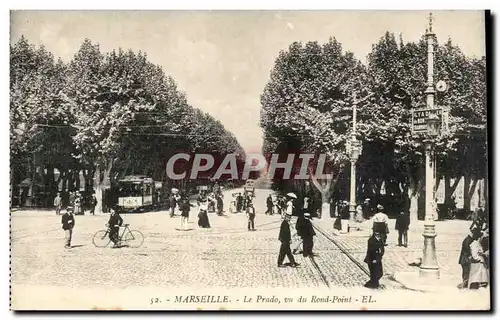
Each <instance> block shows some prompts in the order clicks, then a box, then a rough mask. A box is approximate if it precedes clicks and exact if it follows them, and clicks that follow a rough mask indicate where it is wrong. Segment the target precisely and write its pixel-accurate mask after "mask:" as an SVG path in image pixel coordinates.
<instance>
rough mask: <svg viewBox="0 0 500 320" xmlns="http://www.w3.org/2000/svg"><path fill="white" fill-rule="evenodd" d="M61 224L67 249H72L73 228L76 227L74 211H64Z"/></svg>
mask: <svg viewBox="0 0 500 320" xmlns="http://www.w3.org/2000/svg"><path fill="white" fill-rule="evenodd" d="M61 212H62V214H63V215H62V217H61V224H62V228H63V230H64V233H65V244H64V247H65V248H66V249H69V248H71V238H72V237H73V227H74V226H75V217H74V215H73V210H72V209H70V210H62V211H61Z"/></svg>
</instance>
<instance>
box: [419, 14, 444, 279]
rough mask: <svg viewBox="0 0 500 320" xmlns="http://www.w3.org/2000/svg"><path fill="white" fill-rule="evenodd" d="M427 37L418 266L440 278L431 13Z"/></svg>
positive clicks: (437, 124) (424, 275) (438, 122)
mask: <svg viewBox="0 0 500 320" xmlns="http://www.w3.org/2000/svg"><path fill="white" fill-rule="evenodd" d="M426 37H427V53H428V65H427V90H426V91H425V93H426V95H427V108H428V109H429V111H428V113H427V119H426V126H427V128H426V133H427V135H428V137H429V139H428V140H427V143H426V144H425V221H424V233H423V236H424V252H423V256H422V263H421V264H420V277H422V278H427V279H439V265H438V263H437V256H436V223H435V221H434V217H435V215H436V203H435V197H434V168H433V167H434V166H435V163H434V161H433V160H434V157H433V156H434V151H433V149H432V139H433V138H435V137H437V136H438V135H439V134H440V131H441V130H440V129H441V127H440V125H441V120H440V118H439V116H438V114H437V113H438V112H439V108H438V109H436V108H435V106H434V95H435V90H434V32H433V31H432V14H431V15H430V17H429V29H428V30H427V32H426Z"/></svg>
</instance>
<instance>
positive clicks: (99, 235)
mask: <svg viewBox="0 0 500 320" xmlns="http://www.w3.org/2000/svg"><path fill="white" fill-rule="evenodd" d="M110 242H111V240H110V239H109V233H108V231H107V230H99V231H97V232H96V233H95V234H94V237H93V238H92V243H93V244H94V246H96V247H98V248H104V247H106V246H107V245H108V244H109V243H110Z"/></svg>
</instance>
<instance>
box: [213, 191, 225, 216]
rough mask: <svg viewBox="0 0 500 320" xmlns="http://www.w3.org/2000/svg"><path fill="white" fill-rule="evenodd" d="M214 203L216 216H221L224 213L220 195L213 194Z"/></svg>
mask: <svg viewBox="0 0 500 320" xmlns="http://www.w3.org/2000/svg"><path fill="white" fill-rule="evenodd" d="M215 201H216V202H217V215H218V216H222V212H223V211H224V202H223V200H222V194H221V193H216V194H215Z"/></svg>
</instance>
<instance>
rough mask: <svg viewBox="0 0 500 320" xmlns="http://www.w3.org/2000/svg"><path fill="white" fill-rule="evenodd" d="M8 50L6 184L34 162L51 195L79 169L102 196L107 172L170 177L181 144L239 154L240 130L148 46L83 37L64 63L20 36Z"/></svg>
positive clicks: (75, 178) (29, 171) (27, 173)
mask: <svg viewBox="0 0 500 320" xmlns="http://www.w3.org/2000/svg"><path fill="white" fill-rule="evenodd" d="M10 49H11V50H10V95H11V100H10V147H11V187H12V186H16V185H18V184H19V183H20V181H21V180H22V179H25V178H26V177H32V176H35V173H34V172H33V168H34V167H36V168H38V169H39V173H41V175H42V176H43V181H44V182H43V185H44V186H45V191H46V193H49V194H54V193H55V192H56V191H57V187H58V185H59V184H60V182H61V181H62V183H63V188H64V190H72V189H73V188H75V187H76V186H77V185H78V184H79V175H80V172H83V175H84V177H85V188H86V189H87V190H92V189H94V190H95V192H96V196H97V198H98V200H99V199H100V198H101V197H102V191H103V189H104V188H106V187H108V186H109V185H110V179H112V178H113V177H121V176H125V175H130V174H145V175H148V176H152V177H153V178H154V179H155V180H160V181H161V180H166V177H165V164H166V161H167V160H168V159H169V158H170V156H171V155H172V154H174V153H176V152H179V150H182V151H184V152H195V151H205V152H207V151H210V152H220V153H224V154H225V153H237V154H239V155H240V156H241V157H244V152H243V150H242V148H241V146H240V145H239V144H238V142H237V140H236V138H235V137H234V136H233V135H232V134H231V133H230V132H228V131H227V130H225V128H224V126H223V125H222V124H221V123H220V122H219V121H216V120H215V119H214V118H212V117H211V116H209V115H208V114H206V113H203V112H201V111H200V110H198V109H195V108H193V107H192V106H190V105H189V104H188V103H187V100H186V96H185V94H184V93H182V92H180V91H179V90H178V88H177V86H176V83H175V81H174V80H173V79H172V78H171V77H169V76H167V75H166V74H165V73H164V71H163V70H162V69H161V67H159V66H156V65H154V64H153V63H151V62H149V61H148V59H147V55H146V54H145V53H142V52H138V53H136V52H132V51H128V52H126V51H123V50H122V49H118V50H114V51H112V52H109V53H102V52H101V51H100V49H99V46H98V45H96V44H92V42H91V41H90V40H88V39H87V40H85V41H84V42H83V43H82V45H81V47H80V48H79V50H78V51H77V52H76V54H75V55H74V57H73V59H72V60H71V61H70V62H69V63H64V62H63V61H62V60H61V59H57V60H56V59H55V57H54V56H53V55H52V54H51V53H50V52H48V51H46V50H45V48H44V47H43V46H42V47H38V48H36V47H34V46H33V45H30V44H29V43H28V41H27V40H26V39H25V38H21V39H20V40H19V41H18V42H17V43H16V44H14V45H12V46H11V48H10ZM54 169H57V170H58V171H59V172H60V175H59V177H58V179H57V180H56V179H55V177H54ZM11 190H13V189H12V188H11ZM98 202H99V204H101V203H102V201H98ZM99 209H100V208H98V210H99Z"/></svg>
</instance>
